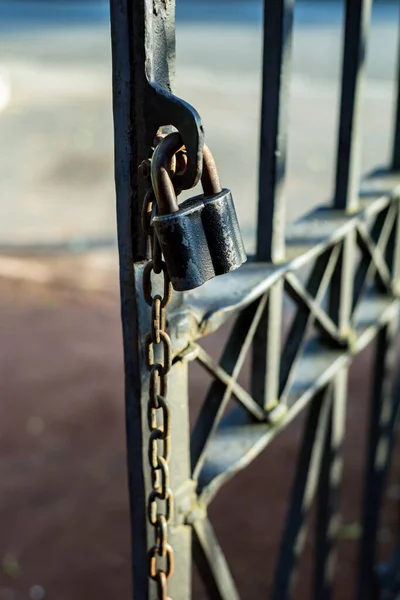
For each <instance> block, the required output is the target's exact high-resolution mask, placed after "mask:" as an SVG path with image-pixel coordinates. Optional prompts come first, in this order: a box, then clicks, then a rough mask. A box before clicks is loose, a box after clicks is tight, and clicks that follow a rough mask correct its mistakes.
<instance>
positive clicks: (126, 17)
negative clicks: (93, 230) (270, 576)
mask: <svg viewBox="0 0 400 600" xmlns="http://www.w3.org/2000/svg"><path fill="white" fill-rule="evenodd" d="M293 10H294V0H265V2H264V52H263V88H262V119H261V144H260V169H259V173H260V175H259V201H258V229H257V251H256V255H255V256H253V257H251V259H250V260H249V261H248V263H247V264H246V265H244V266H243V267H242V268H241V269H240V270H239V271H236V272H234V273H232V274H229V275H225V276H224V277H223V278H216V279H214V280H213V281H211V282H208V283H207V284H206V285H205V286H203V287H202V288H200V289H198V290H195V291H192V292H188V293H184V294H179V293H175V294H174V295H173V299H172V302H171V304H170V306H169V309H168V333H169V335H170V337H171V340H172V348H173V362H172V364H173V366H172V369H171V372H170V377H169V390H170V392H169V396H170V409H171V418H172V440H173V448H172V455H171V460H170V486H171V489H172V490H173V493H174V497H175V507H174V511H173V515H172V519H171V522H170V524H169V527H168V529H169V534H168V536H169V541H170V544H171V546H172V547H173V549H174V553H175V572H174V575H173V577H172V578H171V579H170V580H169V582H168V594H169V596H171V598H173V600H188V598H190V597H191V555H192V544H193V554H194V559H195V561H196V564H197V566H198V568H199V570H200V572H201V574H202V577H203V579H204V582H205V585H206V587H207V590H208V593H209V596H210V598H214V599H220V600H221V599H223V600H234V599H235V598H239V595H238V591H237V589H236V586H235V583H234V579H233V577H232V575H231V573H230V570H229V566H228V564H227V561H226V559H225V557H224V554H223V553H222V550H221V548H220V546H219V544H218V541H217V539H216V536H215V533H214V530H213V528H212V525H211V523H210V521H209V519H208V516H207V507H208V505H209V503H210V502H211V500H212V499H213V498H214V496H215V495H216V494H217V493H218V490H219V489H220V488H221V486H223V485H224V484H225V483H226V482H227V481H228V480H229V479H231V478H232V477H233V476H234V475H235V474H236V473H238V472H239V471H240V470H241V469H243V468H244V467H245V466H246V465H247V464H249V463H250V462H251V461H252V460H253V459H254V458H255V457H256V456H257V455H258V454H259V453H260V452H261V451H263V450H264V449H265V447H266V446H268V444H269V443H270V442H271V440H272V439H273V438H274V437H275V436H276V435H277V433H279V432H280V431H281V430H282V429H283V428H285V427H286V426H287V425H288V424H289V423H290V422H291V421H292V420H293V419H294V418H295V417H296V416H297V415H298V414H299V413H300V412H301V411H302V410H303V409H305V408H306V407H308V416H307V422H306V426H305V431H304V436H303V442H302V446H301V449H300V453H299V458H298V464H297V470H296V475H295V479H294V483H293V488H292V495H291V501H290V507H289V510H288V514H287V520H286V525H285V529H284V535H283V539H282V543H281V548H280V551H279V555H278V563H277V569H276V575H275V582H274V585H273V589H272V592H271V598H272V599H273V600H284V599H285V598H289V597H290V593H291V581H292V575H293V571H294V568H295V566H296V561H297V557H298V555H299V553H300V552H301V548H302V539H303V536H302V532H303V527H304V523H305V519H306V516H307V512H308V510H309V508H310V505H311V503H312V502H313V500H314V498H316V499H317V504H318V527H317V532H318V533H317V552H316V557H317V558H316V565H315V580H314V592H313V594H314V595H313V597H314V598H317V599H327V598H329V597H331V592H332V578H333V574H332V570H331V568H330V567H331V558H332V553H333V551H334V546H335V540H336V537H337V527H335V522H336V521H335V514H336V501H337V490H338V488H339V483H340V477H341V468H342V467H341V463H342V458H341V447H342V440H343V435H344V417H345V411H346V403H347V376H348V369H349V367H350V365H351V363H352V360H353V358H354V357H355V356H356V355H357V354H358V353H359V352H360V351H362V350H363V349H364V348H365V347H366V346H367V345H368V344H369V343H370V342H371V341H372V340H374V339H375V338H376V351H375V365H374V383H373V389H372V393H371V410H370V426H369V443H368V453H367V461H366V472H365V490H364V507H363V533H362V543H361V545H360V547H361V554H360V561H359V563H360V564H359V577H358V580H359V583H358V592H357V598H359V599H360V600H361V599H362V600H365V599H367V598H383V597H385V598H386V597H388V598H391V597H395V594H396V592H398V590H399V589H400V587H399V572H400V571H399V567H400V557H399V554H400V552H395V554H394V556H393V560H392V561H391V562H390V563H389V564H387V565H386V566H385V568H384V569H380V570H379V571H377V569H376V565H375V563H376V548H377V541H376V540H377V528H378V518H379V514H380V508H381V504H382V492H383V486H384V484H385V479H386V474H387V471H388V467H389V462H390V456H391V449H392V444H393V435H394V429H395V421H396V414H397V408H398V401H399V398H398V396H396V395H395V394H394V393H393V389H394V382H393V377H394V372H395V370H396V369H395V339H396V333H397V327H398V314H399V300H398V296H399V291H400V288H399V285H400V283H399V279H398V277H399V239H398V238H399V227H400V219H399V192H400V188H399V185H400V179H399V178H398V175H396V171H398V170H399V169H400V109H399V105H400V102H399V101H398V103H397V113H396V118H395V123H394V127H393V131H394V143H393V158H392V164H391V165H390V166H389V168H388V169H387V170H386V171H380V172H375V173H372V174H371V175H369V176H368V177H366V178H365V179H364V180H363V182H362V185H361V188H360V181H361V179H360V172H359V157H360V151H359V147H358V146H359V142H360V102H361V98H362V85H363V64H364V60H365V51H366V44H367V40H368V27H369V20H370V10H371V0H347V1H346V2H345V22H344V49H343V68H342V85H341V105H340V123H339V131H338V138H337V161H336V185H335V190H334V195H333V201H332V204H331V206H330V207H323V208H319V209H317V210H315V211H313V212H312V213H311V214H308V215H306V216H305V217H304V218H302V219H301V220H300V221H298V222H296V223H295V224H292V225H290V226H289V227H288V228H287V229H286V231H285V229H284V226H283V222H284V218H283V209H284V194H283V189H284V179H285V157H286V128H287V114H286V111H287V99H288V82H289V78H290V54H291V52H290V47H291V36H292V26H293ZM174 13H175V6H174V0H111V22H112V49H113V86H114V123H115V173H116V189H117V212H118V238H119V253H120V281H121V299H122V300H121V302H122V320H123V333H124V352H125V374H126V423H127V438H128V465H129V487H130V504H131V515H132V551H133V552H132V568H133V577H134V598H137V599H138V600H139V599H140V600H144V599H147V598H151V599H155V598H156V597H158V596H157V586H156V584H155V583H154V582H153V581H151V579H149V577H148V569H149V567H148V549H149V548H150V547H151V545H152V543H153V537H154V534H153V531H152V527H151V525H149V523H148V520H147V517H146V511H147V498H148V495H149V493H150V490H151V481H150V470H149V466H148V460H149V459H148V443H149V434H148V431H147V416H146V411H147V401H148V398H147V394H146V390H147V389H148V383H149V382H148V371H147V369H146V367H145V357H144V352H145V348H144V339H145V335H146V333H147V332H148V331H149V329H150V315H149V308H148V306H147V304H146V302H145V300H144V297H143V293H142V288H141V284H142V277H143V270H144V267H145V265H146V264H147V259H148V249H147V241H146V235H145V233H144V232H143V231H142V229H141V220H140V215H141V208H142V204H143V201H144V197H145V193H146V190H147V189H148V187H149V182H148V180H146V179H145V178H143V177H140V176H139V175H138V171H137V167H138V165H139V164H140V163H141V161H143V160H145V159H147V158H148V156H149V152H150V148H151V147H152V145H153V139H154V136H155V134H156V131H157V130H158V128H159V127H161V126H171V125H173V126H175V127H176V128H177V129H178V130H179V131H180V133H181V134H182V137H183V140H184V142H185V145H186V148H187V152H188V167H187V172H186V175H187V178H188V179H191V182H193V181H194V180H195V178H196V172H197V173H198V168H199V164H200V160H201V155H202V145H203V137H204V135H203V128H202V124H201V120H200V118H199V116H198V115H197V113H196V111H195V110H194V109H193V108H192V107H190V106H189V105H188V104H186V103H185V102H183V101H182V100H180V99H178V98H176V97H174V96H173V95H172V94H171V93H170V90H171V83H172V79H173V71H174V49H175V27H174ZM304 267H307V268H308V271H309V275H308V278H307V280H306V281H305V282H304V281H303V279H302V277H301V276H299V271H300V270H301V269H303V268H304ZM284 295H287V296H288V297H290V298H291V299H292V300H293V301H294V303H295V305H296V313H295V315H294V317H293V320H292V322H291V325H290V330H289V335H288V336H287V338H286V341H285V343H284V344H282V342H281V326H282V303H283V298H284ZM325 298H327V301H325ZM232 317H234V324H233V326H232V329H231V333H230V336H229V339H228V342H227V344H226V346H225V348H224V350H223V352H222V356H221V359H220V361H219V362H216V361H215V360H213V358H212V357H211V356H210V355H209V354H208V353H207V352H206V351H205V350H204V349H203V348H202V346H201V345H200V344H199V340H200V339H201V338H202V337H203V336H204V335H206V334H208V333H210V332H213V331H216V330H217V329H218V328H219V327H220V326H221V325H222V324H224V323H225V322H226V321H227V320H228V319H232ZM249 354H251V357H252V368H251V386H250V389H249V390H248V389H244V387H243V386H241V385H240V384H239V383H238V375H239V372H240V370H241V368H242V366H243V363H244V360H245V358H246V356H248V355H249ZM190 361H198V362H199V363H200V364H201V365H202V366H203V367H204V369H205V370H206V371H207V372H208V373H209V374H211V375H212V377H213V382H212V384H211V386H210V389H209V391H208V393H207V395H206V398H205V400H204V403H203V406H202V408H201V411H200V414H199V416H198V419H197V422H196V425H195V427H194V430H193V432H192V435H191V436H190V437H189V417H188V411H189V406H188V403H189V398H188V363H189V362H190ZM231 398H234V399H235V400H236V401H237V406H236V407H235V409H233V410H231V411H230V412H228V413H226V411H225V408H226V405H227V403H228V402H229V401H230V399H231ZM384 594H388V595H387V596H386V595H384Z"/></svg>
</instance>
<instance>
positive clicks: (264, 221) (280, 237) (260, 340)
mask: <svg viewBox="0 0 400 600" xmlns="http://www.w3.org/2000/svg"><path fill="white" fill-rule="evenodd" d="M293 6H294V0H276V1H274V2H270V1H269V0H264V50H263V84H262V85H263V87H262V103H261V104H262V109H261V137H260V170H259V200H258V223H257V254H256V259H257V260H259V261H272V262H280V261H282V260H283V259H284V255H285V244H284V234H285V199H284V180H285V168H286V130H287V112H288V110H287V109H288V93H289V75H290V58H291V42H292V29H293ZM282 296H283V282H282V281H280V282H278V283H277V284H275V285H274V286H273V287H272V288H271V290H270V295H269V300H268V305H267V307H266V309H265V313H264V315H263V317H262V319H261V322H260V327H259V329H258V332H257V335H256V337H255V342H254V345H253V358H252V394H253V397H254V398H255V399H256V400H257V401H258V402H259V403H260V404H261V405H263V406H265V408H267V409H270V408H271V407H273V406H274V405H275V403H276V401H277V399H278V393H279V361H280V359H279V357H280V347H281V323H282Z"/></svg>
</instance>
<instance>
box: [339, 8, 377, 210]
mask: <svg viewBox="0 0 400 600" xmlns="http://www.w3.org/2000/svg"><path fill="white" fill-rule="evenodd" d="M370 14H371V0H346V17H345V30H344V49H343V64H342V88H341V103H340V123H339V136H338V147H337V163H336V185H335V202H334V204H335V208H342V209H347V210H352V209H354V208H355V207H356V206H357V203H358V188H359V182H360V148H359V145H360V124H361V113H360V107H361V97H362V96H361V94H362V85H363V76H362V74H363V70H364V63H365V55H366V40H367V34H368V27H369V22H370Z"/></svg>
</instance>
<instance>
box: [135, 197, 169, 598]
mask: <svg viewBox="0 0 400 600" xmlns="http://www.w3.org/2000/svg"><path fill="white" fill-rule="evenodd" d="M153 201H154V193H153V191H152V190H150V191H149V192H148V193H147V194H146V197H145V200H144V204H143V212H142V226H143V229H144V231H145V232H146V233H147V234H148V235H149V237H150V242H151V248H152V260H150V261H149V262H148V263H147V264H146V266H145V268H144V271H143V294H144V298H145V301H146V302H147V304H148V305H149V306H150V307H151V331H150V332H149V333H148V334H147V336H146V338H145V361H146V366H147V370H148V371H149V400H148V404H147V422H148V426H149V431H150V437H149V448H148V458H149V465H150V470H151V481H152V487H153V489H152V491H151V492H150V495H149V498H148V503H147V515H148V520H149V522H150V524H151V525H152V526H153V527H154V539H155V542H154V545H153V546H152V547H151V548H150V551H149V577H150V578H151V579H152V580H153V581H155V582H156V585H157V596H158V600H171V599H170V598H168V596H167V580H168V579H169V578H170V577H171V576H172V574H173V571H174V553H173V550H172V547H171V546H170V545H169V544H168V523H169V522H170V520H171V517H172V514H173V495H172V492H171V489H170V484H169V466H168V462H169V459H170V455H171V413H170V408H169V406H168V403H167V400H166V396H167V380H168V373H169V371H170V370H171V367H172V345H171V339H170V337H169V335H168V333H167V332H166V307H167V305H168V304H169V302H170V300H171V296H172V286H171V281H170V278H169V275H168V271H167V268H166V265H165V262H164V261H163V260H162V257H161V249H160V247H159V244H158V240H157V237H156V235H155V233H154V232H153V230H152V227H151V224H150V223H151V212H152V203H153ZM152 273H155V274H160V275H162V276H163V282H164V291H163V295H162V296H161V295H160V294H157V295H155V296H153V294H152V281H151V276H152ZM160 345H161V347H162V353H161V354H162V360H161V362H160V361H159V360H158V359H157V361H155V352H154V346H156V347H160ZM158 355H159V353H157V356H158Z"/></svg>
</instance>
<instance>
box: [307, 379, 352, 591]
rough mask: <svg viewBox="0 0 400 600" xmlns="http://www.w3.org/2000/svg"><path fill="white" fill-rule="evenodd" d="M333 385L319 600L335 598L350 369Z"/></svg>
mask: <svg viewBox="0 0 400 600" xmlns="http://www.w3.org/2000/svg"><path fill="white" fill-rule="evenodd" d="M332 385H333V387H334V388H336V389H335V391H334V396H335V402H332V406H331V412H330V416H329V428H328V435H327V436H326V438H325V446H324V454H323V460H322V465H321V474H320V477H319V485H318V497H317V499H318V504H317V508H318V510H317V522H316V546H315V562H316V565H315V579H314V598H315V600H330V598H331V597H332V583H333V580H334V558H335V545H336V542H337V536H338V532H339V519H338V514H337V508H338V507H337V503H338V492H339V487H340V483H341V476H342V469H343V457H342V445H343V439H344V432H345V408H346V397H347V369H342V370H341V371H339V373H338V374H337V376H336V377H335V380H334V382H333V384H332Z"/></svg>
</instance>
